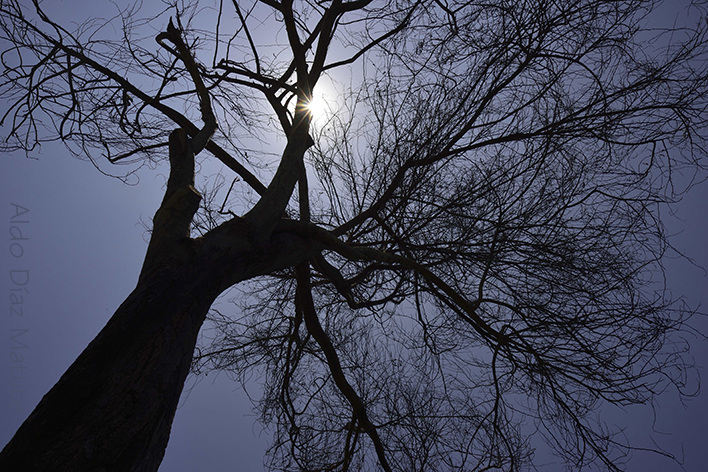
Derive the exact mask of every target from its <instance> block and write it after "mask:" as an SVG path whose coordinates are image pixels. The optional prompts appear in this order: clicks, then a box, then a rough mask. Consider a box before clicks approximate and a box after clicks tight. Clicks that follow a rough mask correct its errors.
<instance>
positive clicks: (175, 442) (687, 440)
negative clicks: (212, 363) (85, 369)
mask: <svg viewBox="0 0 708 472" xmlns="http://www.w3.org/2000/svg"><path fill="white" fill-rule="evenodd" d="M31 157H33V158H36V159H27V158H25V157H24V155H20V154H16V155H3V156H2V160H1V161H0V162H1V163H2V164H1V166H2V167H1V172H0V206H1V207H2V213H0V214H1V215H2V225H3V226H4V228H5V229H3V230H2V234H4V235H5V237H4V239H3V240H2V257H1V258H0V264H1V266H0V267H2V284H3V286H2V287H3V290H4V291H5V293H6V297H5V305H4V309H3V313H4V315H3V316H2V320H1V321H0V446H2V445H4V444H5V443H6V442H7V441H8V440H9V439H10V438H11V437H12V435H13V433H14V431H15V430H16V429H17V428H18V427H19V425H20V424H21V422H22V421H23V420H24V419H25V418H26V417H27V415H28V414H29V413H30V412H31V411H32V409H33V408H34V406H35V405H36V404H37V402H38V401H39V400H40V399H41V397H42V395H44V393H46V392H47V390H48V389H49V388H50V387H51V386H52V385H53V384H54V383H55V382H56V381H57V380H58V379H59V377H60V376H61V374H62V373H63V372H64V371H65V370H66V368H67V367H68V366H69V365H70V363H71V362H72V361H73V360H74V359H75V358H76V357H77V355H78V354H79V353H80V352H81V351H82V350H83V349H84V348H85V347H86V345H87V344H88V343H89V341H90V340H91V339H92V338H93V337H94V336H95V335H96V334H97V333H98V331H99V330H100V329H101V328H102V327H103V326H104V325H105V323H106V321H107V320H108V318H109V317H110V316H111V315H112V313H113V312H114V311H115V309H116V308H117V307H118V305H119V304H120V303H121V302H122V301H123V299H124V298H125V297H126V296H127V295H128V294H129V293H130V291H131V290H132V289H133V288H134V286H135V284H136V282H137V276H138V272H139V270H140V267H141V264H142V260H143V257H144V255H145V250H146V246H147V243H146V239H147V233H146V230H145V229H144V227H143V226H142V225H141V223H140V222H141V220H142V221H149V220H150V218H151V217H152V216H153V214H154V212H155V210H156V209H157V206H158V205H159V202H160V200H161V199H162V191H163V189H162V186H163V183H164V181H165V175H166V172H167V168H166V167H165V166H163V167H160V168H158V169H155V170H150V169H143V172H141V173H140V174H139V177H140V182H139V184H137V185H134V186H129V185H125V184H123V183H121V182H120V181H118V180H117V179H112V178H109V177H107V176H104V175H102V174H101V173H99V172H98V171H97V170H96V169H95V168H94V167H93V166H92V165H91V164H90V163H88V162H82V161H79V160H77V159H75V158H72V157H71V156H69V155H68V153H67V152H66V151H65V150H64V149H63V147H61V146H59V145H56V146H45V147H43V148H42V149H41V151H37V152H34V153H32V155H31ZM706 202H708V185H705V184H704V185H701V186H700V187H698V188H696V189H695V191H694V192H692V193H691V194H689V196H688V197H687V198H686V199H685V201H684V202H683V203H682V204H681V205H679V206H678V207H677V211H676V214H675V216H672V215H669V214H668V213H667V214H666V221H665V223H666V224H667V226H668V227H669V228H670V229H671V231H672V232H674V233H676V236H675V237H674V239H673V241H674V243H675V245H676V246H677V248H679V249H680V250H682V251H684V252H685V253H686V254H688V255H689V256H691V257H693V258H694V259H695V261H696V263H697V264H698V265H701V266H703V267H708V249H707V248H708V244H706V239H707V237H708V221H707V218H706V209H707V208H706V207H707V203H706ZM15 205H19V207H16V206H15ZM20 207H21V208H24V209H27V210H29V211H28V212H27V213H25V214H23V215H20V216H17V217H15V218H13V217H14V216H15V215H16V213H17V212H18V211H23V210H22V209H19V208H20ZM13 228H14V229H13ZM13 238H15V240H13ZM20 238H22V239H20ZM667 268H668V271H669V272H668V277H669V280H668V282H669V288H670V289H671V290H672V291H673V292H674V294H676V295H678V294H684V295H685V296H686V298H687V301H688V302H689V303H690V304H691V305H693V306H696V305H698V304H699V303H700V304H702V305H703V307H704V309H705V307H708V278H707V277H706V275H705V272H704V271H703V270H702V269H699V268H698V267H695V266H692V265H691V264H689V263H688V262H687V261H685V260H674V261H669V262H668V263H667ZM13 271H14V272H13ZM24 271H27V272H24ZM27 275H29V278H28V279H27V280H24V279H23V277H26V276H27ZM23 282H26V283H23ZM17 288H21V289H23V290H19V291H18V290H14V289H17ZM24 289H26V290H24ZM18 293H19V294H21V295H22V297H23V298H22V316H21V317H19V316H11V311H10V310H11V305H10V302H11V296H16V295H17V294H18ZM695 325H696V326H697V327H702V329H703V331H704V332H706V333H708V323H707V322H706V320H704V319H697V320H696V324H695ZM23 346H26V347H23ZM693 354H694V356H695V358H696V362H697V363H698V364H703V365H706V366H708V345H707V343H705V342H703V343H698V342H697V343H695V345H694V350H693ZM18 355H21V356H22V359H21V360H19V359H18V357H17V356H18ZM13 356H14V357H13ZM703 373H704V377H705V376H706V374H705V371H703ZM190 386H193V388H191V389H189V387H190ZM188 389H189V390H186V391H185V393H184V394H183V399H182V402H181V406H180V408H179V409H178V411H177V415H176V420H175V423H174V425H173V430H172V436H171V440H170V445H169V447H168V449H167V453H166V457H165V460H164V462H163V465H162V466H161V469H160V470H161V471H166V472H196V471H199V470H204V471H210V472H221V471H231V470H239V471H251V470H254V471H257V470H261V469H262V458H263V453H264V451H265V448H266V447H267V440H268V437H267V435H265V434H264V435H262V436H261V437H258V436H257V435H258V433H259V431H260V429H259V427H258V425H255V424H254V421H255V418H254V417H253V415H252V413H251V407H250V403H249V402H248V400H247V398H246V396H245V394H244V393H243V391H242V389H241V387H240V385H239V384H236V383H233V382H231V381H229V380H228V379H227V378H226V377H225V376H223V375H221V376H214V375H209V376H208V377H206V378H203V379H201V381H200V382H199V383H198V384H196V385H194V379H189V380H188ZM659 406H660V408H658V409H657V411H656V418H654V416H653V414H652V411H651V410H650V409H632V410H629V411H627V412H613V413H612V420H613V421H614V423H611V424H610V425H613V424H616V425H619V426H627V427H628V435H630V436H631V437H632V438H635V437H636V438H637V439H638V440H639V441H641V442H640V443H638V445H644V446H647V447H651V446H652V444H651V442H649V441H650V438H649V435H651V438H653V439H654V440H655V441H656V442H657V444H658V445H659V446H662V447H665V448H667V449H668V450H669V452H672V453H675V454H679V455H680V453H681V448H682V447H683V450H684V454H685V470H687V471H689V472H698V471H702V470H705V464H708V447H706V439H708V392H704V393H702V394H701V395H700V396H698V397H697V398H695V399H692V400H691V401H689V402H687V403H686V404H685V405H681V404H680V403H679V402H678V401H677V397H676V395H675V393H674V392H671V391H669V392H667V394H666V395H665V396H664V397H662V400H661V402H660V404H659ZM652 428H654V430H655V431H652ZM541 470H547V471H549V472H553V471H555V470H561V467H559V466H548V467H546V468H542V469H541ZM627 470H628V471H632V472H653V471H656V472H674V471H676V472H677V471H680V470H682V469H681V467H679V466H678V465H676V464H675V463H672V462H671V461H668V460H665V459H663V458H660V457H658V456H656V455H652V454H639V453H636V454H635V457H634V459H633V460H632V461H631V462H630V464H629V466H628V467H627Z"/></svg>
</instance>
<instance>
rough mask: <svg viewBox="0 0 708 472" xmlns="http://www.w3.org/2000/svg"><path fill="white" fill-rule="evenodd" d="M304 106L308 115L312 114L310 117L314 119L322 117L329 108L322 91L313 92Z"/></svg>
mask: <svg viewBox="0 0 708 472" xmlns="http://www.w3.org/2000/svg"><path fill="white" fill-rule="evenodd" d="M305 106H306V107H307V111H308V112H309V113H310V116H312V119H313V120H315V121H319V120H322V119H324V118H325V117H326V115H327V113H328V112H329V110H330V107H329V105H328V103H327V98H326V96H325V94H324V93H322V92H320V93H314V94H313V95H312V99H311V100H310V101H309V102H308V103H307V105H305Z"/></svg>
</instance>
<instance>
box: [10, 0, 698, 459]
mask: <svg viewBox="0 0 708 472" xmlns="http://www.w3.org/2000/svg"><path fill="white" fill-rule="evenodd" d="M29 3H30V2H20V1H13V0H1V2H0V31H1V32H0V35H1V37H2V39H1V40H2V49H3V51H4V52H3V54H2V56H1V59H2V62H3V67H4V68H3V72H2V75H1V76H0V93H2V96H3V97H4V99H5V100H7V102H8V103H9V106H8V107H7V109H6V111H5V112H4V114H3V117H2V123H3V133H4V137H5V138H6V139H5V140H4V142H3V145H2V148H3V150H4V151H17V150H24V151H26V152H31V151H32V150H33V149H35V147H36V146H37V145H38V144H40V143H42V142H45V141H53V140H61V141H62V142H64V143H66V145H67V146H68V147H69V149H71V150H72V152H73V153H74V154H75V155H77V156H78V157H80V158H84V159H90V160H92V161H94V162H95V163H96V165H97V166H99V167H100V168H102V169H105V168H106V165H105V163H106V162H109V163H112V164H116V166H119V165H123V166H124V167H116V169H119V170H116V171H115V172H116V173H120V172H122V175H123V177H127V176H128V175H130V174H131V173H132V172H135V171H136V170H137V169H138V168H139V167H140V166H142V165H157V163H159V162H161V161H162V160H164V159H166V156H167V154H168V147H169V148H170V152H172V149H173V147H174V146H182V147H183V148H186V147H189V149H191V150H192V152H193V154H195V155H198V158H197V159H198V160H202V161H200V162H202V165H205V166H206V165H207V164H208V163H210V162H214V161H217V162H220V163H221V164H222V165H223V172H222V173H221V174H220V176H219V177H217V178H216V180H213V179H212V180H209V182H210V183H211V185H210V186H208V187H204V188H200V190H201V192H200V195H201V197H202V198H201V202H199V203H198V205H199V208H198V209H197V208H196V205H197V201H198V198H197V197H190V198H191V199H190V200H185V201H186V202H187V203H184V205H187V206H190V205H193V206H194V208H193V209H192V211H191V212H188V214H187V213H184V214H183V213H179V214H178V213H170V212H168V211H167V210H163V208H167V207H166V206H165V205H166V203H163V207H162V208H161V210H160V211H159V212H158V214H157V215H156V217H155V228H154V230H153V238H154V237H155V234H157V233H159V232H160V231H163V230H164V231H166V232H167V231H171V228H172V227H174V226H179V227H180V228H184V233H185V234H183V235H182V236H183V237H185V238H187V237H188V238H190V240H193V241H194V242H195V244H196V245H199V244H203V245H204V246H205V247H206V246H209V245H210V244H213V243H212V242H213V241H224V240H225V239H224V238H226V235H227V234H229V231H232V230H233V228H235V227H236V226H235V225H236V224H239V225H241V224H242V225H244V226H243V227H244V228H246V230H243V231H246V232H247V236H248V238H249V241H252V247H253V249H252V250H253V251H254V252H257V253H258V254H265V255H266V256H263V257H265V258H266V259H267V258H268V257H269V256H267V254H269V251H271V247H272V245H274V244H275V243H274V242H273V241H275V239H274V238H276V237H285V236H278V235H288V236H293V237H297V238H299V239H298V240H299V241H305V242H306V248H305V249H302V248H301V249H297V250H294V252H293V254H292V255H291V257H289V258H284V257H283V256H280V255H279V256H278V258H277V263H272V264H270V265H265V263H264V265H263V267H267V269H263V268H262V267H259V269H258V270H256V269H254V270H253V271H252V273H251V272H249V274H250V275H248V277H245V279H246V280H242V279H243V278H244V277H242V278H238V279H237V278H235V277H231V276H230V275H228V274H227V273H226V272H224V274H225V275H224V276H223V280H222V282H221V283H220V285H219V291H220V292H221V291H223V290H225V289H228V288H229V287H231V286H233V284H234V283H235V282H240V283H239V284H238V285H237V286H236V290H238V296H237V297H236V303H237V305H238V309H234V310H220V311H216V310H212V311H211V313H210V314H209V317H208V318H209V323H210V325H211V326H213V327H214V328H215V329H214V330H213V332H214V333H215V334H214V336H213V337H212V338H210V339H208V340H206V341H205V342H203V343H202V344H201V345H199V347H198V348H197V350H196V353H195V356H194V359H193V363H192V369H193V371H194V372H196V373H201V372H206V371H211V370H219V371H224V370H225V371H228V372H230V373H232V374H234V376H235V377H237V378H239V379H242V380H243V381H244V382H245V381H246V380H247V379H249V378H251V377H252V376H254V375H255V376H257V377H258V378H259V379H260V381H261V382H262V383H263V392H262V396H261V397H260V398H258V399H256V401H255V407H256V409H257V411H258V412H259V415H260V420H261V421H262V423H263V424H264V426H265V427H266V429H268V430H269V431H270V432H272V435H273V440H272V442H271V446H270V449H269V456H268V459H267V463H268V465H269V467H271V468H272V469H273V470H303V471H304V470H307V471H315V470H318V471H320V470H321V471H325V470H378V469H382V470H406V471H408V470H410V471H413V470H421V471H422V470H435V471H437V470H470V471H481V470H524V469H527V468H529V467H531V466H532V464H533V458H534V454H533V452H534V451H533V449H534V447H536V445H537V443H536V439H537V438H541V439H543V440H544V441H545V442H546V443H547V444H548V445H550V446H551V447H552V448H553V449H554V451H555V452H556V453H557V454H558V455H559V456H560V457H562V458H563V461H564V464H566V465H567V467H568V468H569V469H571V470H576V469H580V468H582V467H584V466H586V465H589V464H593V465H594V466H597V467H599V468H601V469H607V470H620V469H621V467H622V464H623V461H624V460H625V458H626V457H627V456H628V454H629V453H630V452H631V445H629V444H626V443H625V442H624V441H623V439H622V436H621V435H618V433H619V432H618V431H615V430H613V429H612V427H611V426H610V427H607V426H606V425H605V424H604V423H603V422H602V421H600V420H598V419H597V416H596V413H597V411H598V410H599V409H601V408H602V407H603V406H605V405H609V404H611V405H629V404H640V403H650V402H652V401H653V399H654V398H655V396H656V395H659V394H661V393H662V392H663V391H664V390H666V389H667V388H677V389H678V391H680V392H684V393H690V392H685V386H686V384H687V382H688V376H690V375H693V374H692V371H691V370H690V367H691V366H690V365H689V364H690V358H689V357H688V356H687V355H686V354H687V352H688V343H687V342H686V341H685V338H684V337H682V336H680V335H681V334H682V333H685V332H686V331H687V330H690V324H687V323H688V321H689V318H690V317H691V315H692V313H693V312H692V310H691V309H690V308H689V307H687V306H686V305H684V304H683V303H682V301H681V300H680V299H678V300H674V299H672V298H671V297H670V295H669V294H668V292H667V291H665V290H663V289H664V286H663V277H662V267H663V266H662V260H663V258H664V257H665V255H666V254H667V252H668V251H670V250H671V243H670V240H669V238H668V236H667V234H666V232H665V229H664V226H663V223H662V220H661V210H662V209H663V208H664V207H665V206H666V205H669V204H671V203H673V202H676V201H678V199H679V198H680V195H681V192H682V191H684V190H686V189H687V188H688V187H690V185H691V184H692V183H693V182H694V181H696V179H701V178H703V176H704V175H705V174H704V173H703V172H704V171H705V170H706V162H707V161H706V146H705V144H706V142H705V139H706V131H707V130H708V128H707V127H706V124H707V123H706V119H707V116H708V115H707V114H706V106H707V105H708V101H707V99H706V97H708V70H707V69H706V64H708V62H707V61H706V60H707V59H708V54H707V53H708V38H706V33H707V28H708V24H707V23H706V15H705V13H706V12H705V10H704V9H703V6H702V5H699V4H694V5H692V6H691V9H692V12H693V13H694V15H695V16H694V18H695V20H693V21H692V22H691V23H687V24H685V25H677V24H674V23H671V22H669V23H668V24H664V23H662V20H663V18H661V17H658V16H657V12H659V11H660V8H661V3H658V2H651V1H650V2H645V1H635V0H626V1H624V0H572V1H570V0H527V1H523V0H522V1H507V0H485V1H481V2H479V1H468V0H444V1H441V0H397V1H391V2H381V1H376V0H350V1H342V0H332V1H314V0H311V1H304V0H303V1H293V0H281V1H276V0H261V1H236V0H233V1H231V2H226V1H223V0H221V1H218V2H217V1H206V2H201V1H200V2H197V1H194V2H182V1H179V2H167V3H166V4H165V6H164V10H162V11H157V10H152V8H154V6H152V5H151V6H150V7H149V9H150V10H149V11H140V10H139V9H138V8H137V5H136V6H128V7H122V6H120V7H115V8H116V10H115V11H116V15H115V17H112V18H108V19H90V20H89V21H86V22H83V23H80V24H78V25H74V26H72V27H71V28H70V27H69V26H67V25H62V24H60V23H59V22H58V21H57V20H55V19H54V18H53V17H52V16H51V14H50V13H48V12H47V11H45V10H44V9H43V4H42V3H41V2H38V1H36V0H33V2H31V5H29ZM146 9H147V8H146ZM146 9H144V10H146ZM321 90H327V91H328V92H327V95H326V97H324V98H321V100H324V101H325V105H324V107H322V106H320V107H321V108H323V109H322V110H320V111H317V112H315V110H314V105H312V103H314V100H315V97H317V96H319V95H318V94H320V93H321ZM176 128H179V129H181V130H183V131H181V132H174V130H175V129H176ZM173 132H174V134H172V137H170V135H171V133H173ZM180 133H182V134H180ZM180 140H181V141H180ZM170 142H171V143H172V144H169V143H170ZM177 142H180V143H183V144H174V143H177ZM184 143H188V144H184ZM170 160H171V165H172V174H171V177H170V183H168V187H167V194H166V196H165V202H168V200H169V199H170V198H171V197H172V196H174V195H178V193H175V192H180V190H179V188H186V187H185V186H188V185H189V184H191V182H192V181H190V180H189V179H190V177H189V175H188V174H189V172H187V173H180V172H181V171H180V170H179V167H180V166H182V165H187V164H183V163H180V161H177V160H174V159H173V158H172V157H170ZM192 165H193V163H192ZM124 169H127V170H125V171H123V170H124ZM111 171H113V169H111ZM205 177H206V176H200V175H199V172H198V170H197V182H201V183H204V182H206V179H205ZM200 178H201V179H202V180H199V179H200ZM180 179H182V180H181V181H180V182H181V183H179V182H177V181H178V180H180ZM191 179H192V180H193V179H194V176H193V175H192V176H191ZM180 186H181V187H180ZM175 189H177V190H175ZM195 194H196V192H195ZM179 195H182V194H179ZM189 195H192V194H189ZM180 198H181V197H180ZM195 198H196V199H195ZM180 204H181V203H180ZM175 211H179V212H181V211H182V210H175ZM195 211H196V214H194V212H195ZM174 215H178V216H174ZM180 215H181V216H180ZM185 215H186V216H185ZM187 228H189V229H187ZM239 228H241V226H239ZM180 231H181V230H180ZM239 231H241V230H239ZM278 241H280V240H278ZM151 244H152V243H151ZM210 247H211V246H210ZM249 247H250V246H249ZM298 248H300V246H298ZM156 250H157V249H153V247H152V245H151V249H149V250H148V256H147V258H146V267H148V266H149V265H150V264H152V263H153V262H151V261H155V260H158V259H155V257H158V256H155V254H157V253H156V252H155V251H156ZM151 251H153V252H151ZM259 251H260V252H259ZM273 259H274V260H275V256H273ZM160 260H161V259H160ZM233 260H234V261H236V262H233V261H232V263H238V260H240V259H233ZM214 261H216V259H214ZM158 262H159V261H158ZM160 263H161V262H160ZM213 264H214V265H213V267H214V268H215V269H214V270H219V271H221V270H222V269H221V268H218V269H217V267H219V266H218V264H217V262H213ZM204 270H210V266H204ZM146 274H147V272H146V273H144V274H142V275H141V279H142V278H143V277H147V276H148V275H146Z"/></svg>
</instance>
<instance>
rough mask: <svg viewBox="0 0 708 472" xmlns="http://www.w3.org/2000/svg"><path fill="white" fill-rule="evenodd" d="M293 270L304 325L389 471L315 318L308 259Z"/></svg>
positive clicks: (374, 434) (376, 436)
mask: <svg viewBox="0 0 708 472" xmlns="http://www.w3.org/2000/svg"><path fill="white" fill-rule="evenodd" d="M295 271H296V274H297V293H298V300H299V301H300V306H301V307H302V311H303V318H304V320H305V326H306V327H307V330H308V331H309V333H310V334H311V335H312V337H313V338H314V339H315V341H317V344H318V345H319V346H320V348H321V349H322V351H323V352H324V355H325V358H326V359H327V365H328V366H329V370H330V372H331V373H332V379H333V380H334V383H335V384H336V385H337V388H338V389H339V391H340V392H342V395H344V396H345V398H346V399H347V401H348V402H349V404H350V405H351V407H352V410H353V411H354V416H355V417H356V418H357V420H358V421H359V424H360V426H361V427H362V428H363V429H364V430H365V431H366V433H367V434H368V435H369V437H370V438H371V440H372V441H373V443H374V448H375V449H376V455H377V456H378V458H379V463H380V464H381V467H382V468H383V469H384V470H385V471H387V472H390V471H391V466H390V465H389V464H388V460H387V459H386V453H385V451H384V446H383V443H382V442H381V438H380V437H379V434H378V432H377V431H376V427H375V426H374V425H373V424H372V423H371V420H369V417H368V415H367V414H366V406H365V405H364V402H363V401H362V399H361V398H360V397H359V395H358V394H357V393H356V391H354V388H353V387H352V386H351V385H350V384H349V382H348V381H347V378H346V376H345V375H344V371H343V370H342V364H341V363H340V362H339V356H338V355H337V351H336V350H335V349H334V346H333V345H332V342H331V341H330V340H329V337H328V336H327V333H325V331H324V329H323V328H322V325H321V324H320V320H319V319H318V318H317V312H316V310H315V305H314V302H313V300H312V286H311V283H310V266H309V265H308V264H307V263H302V264H298V265H297V267H296V268H295Z"/></svg>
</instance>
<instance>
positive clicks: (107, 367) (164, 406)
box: [0, 269, 218, 472]
mask: <svg viewBox="0 0 708 472" xmlns="http://www.w3.org/2000/svg"><path fill="white" fill-rule="evenodd" d="M210 282H211V283H210ZM209 285H211V286H212V287H209ZM214 288H215V284H214V281H209V280H204V277H199V276H196V277H195V275H194V274H192V273H190V271H189V270H188V269H181V270H180V269H167V270H164V271H159V272H157V273H154V274H153V275H152V276H150V277H147V278H146V279H144V280H142V281H141V282H140V283H139V284H138V286H137V287H136V289H135V290H134V291H133V292H132V293H131V294H130V296H129V297H128V298H127V300H125V302H123V304H122V305H121V306H120V307H119V308H118V310H117V311H116V313H115V314H114V315H113V317H112V318H111V320H110V321H109V322H108V324H107V325H106V327H105V328H103V330H101V332H100V333H99V334H98V336H97V337H96V338H95V339H94V340H93V341H92V342H91V343H90V344H89V346H88V347H87V348H86V349H85V350H84V352H83V353H82V354H81V355H80V356H79V357H78V359H77V360H76V361H75V362H74V363H73V364H72V366H71V367H70V368H69V369H68V370H67V372H66V373H65V374H64V375H63V376H62V377H61V379H60V380H59V382H58V383H57V384H56V385H55V386H54V387H53V388H52V389H51V390H50V391H49V393H47V394H46V395H45V396H44V398H43V399H42V401H41V402H40V403H39V405H38V406H37V408H36V409H35V410H34V412H33V413H32V414H31V415H30V416H29V418H28V419H27V420H26V421H25V422H24V424H23V425H22V426H21V427H20V429H19V430H18V431H17V433H16V434H15V437H14V438H13V439H12V441H11V442H10V443H9V444H8V445H7V447H6V448H5V450H4V451H3V454H2V458H1V459H0V469H1V470H3V471H8V472H9V471H13V472H14V471H17V472H29V471H37V472H40V471H42V472H47V471H89V470H90V471H136V472H137V471H154V470H157V468H158V466H159V464H160V462H161V460H162V457H163V455H164V451H165V448H166V446H167V440H168V437H169V431H170V427H171V424H172V419H173V417H174V414H175V409H176V408H177V404H178V401H179V396H180V393H181V391H182V388H183V385H184V382H185V379H186V377H187V374H188V372H189V365H190V362H191V359H192V354H193V352H194V347H195V343H196V339H197V335H198V333H199V328H200V326H201V324H202V322H203V321H204V318H205V316H206V314H207V311H208V310H209V307H210V306H211V303H212V302H213V300H214V299H215V297H216V296H217V295H218V293H217V292H215V290H214Z"/></svg>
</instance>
